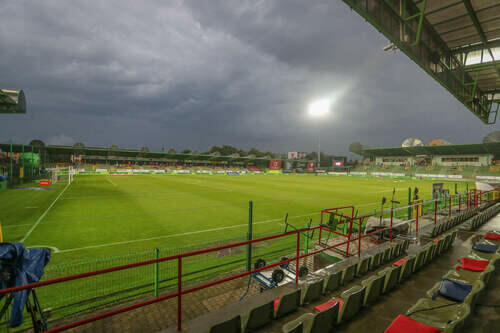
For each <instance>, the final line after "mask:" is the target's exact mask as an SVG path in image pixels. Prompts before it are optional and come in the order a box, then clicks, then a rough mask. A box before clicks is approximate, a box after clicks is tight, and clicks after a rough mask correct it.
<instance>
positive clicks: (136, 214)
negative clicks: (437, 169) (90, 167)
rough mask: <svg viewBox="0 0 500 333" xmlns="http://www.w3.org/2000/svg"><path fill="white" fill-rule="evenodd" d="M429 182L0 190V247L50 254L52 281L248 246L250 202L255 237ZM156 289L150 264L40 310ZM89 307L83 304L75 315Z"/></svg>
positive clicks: (170, 276) (92, 283)
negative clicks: (207, 248)
mask: <svg viewBox="0 0 500 333" xmlns="http://www.w3.org/2000/svg"><path fill="white" fill-rule="evenodd" d="M433 182H435V181H432V180H409V179H387V178H361V177H359V178H358V177H344V176H340V177H337V176H318V177H314V176H300V175H297V176H294V175H288V176H285V175H273V176H270V175H248V176H210V175H206V176H203V175H178V176H166V175H141V176H77V177H75V179H74V182H73V183H72V184H71V185H69V186H68V187H67V188H66V184H56V186H54V187H55V188H56V190H55V191H32V190H7V191H4V192H0V205H1V209H0V221H2V226H3V233H4V238H5V240H6V241H20V240H22V239H24V238H26V239H25V244H26V246H32V247H38V246H40V247H41V246H50V247H52V248H53V249H55V251H54V253H53V254H52V258H51V262H50V264H49V265H48V267H47V270H46V272H47V273H46V276H45V278H53V277H56V276H61V275H67V274H74V273H80V272H84V271H90V270H94V269H100V268H105V267H110V266H113V265H119V264H125V263H130V262H135V261H140V260H146V259H152V258H154V248H159V249H160V256H166V255H171V254H175V253H179V252H181V251H185V250H188V249H193V248H195V249H196V248H199V247H201V246H202V245H201V244H215V243H220V242H223V241H228V240H244V239H245V237H246V232H247V225H248V210H249V209H248V202H249V201H250V200H252V201H253V204H254V234H255V235H268V234H271V233H279V232H283V231H284V226H283V218H284V216H285V214H286V213H288V214H289V222H290V223H292V224H294V225H295V226H299V227H303V226H305V224H306V223H307V222H308V221H309V219H312V221H313V225H317V224H318V223H319V218H320V214H319V212H320V210H321V209H324V208H332V207H338V206H344V205H355V206H356V207H358V209H359V212H360V213H368V212H372V211H373V210H374V209H378V208H379V207H380V204H379V203H380V200H381V198H382V196H385V197H387V198H388V199H390V198H391V196H392V189H393V188H394V187H395V188H396V190H397V191H396V198H395V199H396V200H399V201H401V204H402V205H404V204H406V203H407V201H408V187H412V188H413V187H415V186H417V187H418V188H419V189H420V197H422V198H429V197H430V196H431V191H432V183H433ZM445 187H446V188H449V189H450V193H453V192H454V184H453V183H451V182H450V183H445ZM464 188H465V183H461V184H460V190H461V191H463V190H464ZM62 191H64V193H62ZM56 199H57V200H56ZM51 205H52V207H51ZM49 207H50V209H49ZM43 214H45V215H43ZM41 217H43V218H41ZM37 222H38V224H37ZM35 225H36V227H35V228H34V229H33V230H32V232H31V233H30V234H29V236H27V237H26V235H27V234H28V232H29V230H30V229H32V228H33V226H35ZM294 242H295V237H289V238H288V239H282V240H279V241H278V240H277V241H269V242H266V244H265V246H261V247H259V248H257V249H255V251H254V253H253V257H254V258H257V257H259V256H264V257H266V258H267V259H268V260H273V259H274V260H276V259H278V258H279V257H280V256H281V255H282V254H287V253H290V252H291V251H293V248H294V244H295V243H294ZM244 264H245V252H244V249H239V251H236V252H235V253H232V254H231V255H228V256H225V257H220V256H219V257H218V256H217V254H216V253H211V254H206V255H203V256H197V257H192V258H189V259H186V260H185V262H184V266H183V267H184V268H183V271H184V273H185V274H186V278H185V279H184V281H189V280H191V281H196V280H198V279H203V278H206V277H207V276H215V275H217V274H220V273H221V272H223V271H228V270H230V269H231V270H232V269H238V268H244ZM159 269H160V272H159V277H160V280H162V281H163V282H162V283H161V287H162V288H168V287H170V286H173V285H174V284H175V283H176V280H175V277H176V265H175V263H162V264H160V267H159ZM152 282H153V267H151V266H149V267H142V268H137V269H133V270H128V271H122V272H116V273H112V274H109V275H106V276H99V277H92V278H88V279H85V280H78V281H73V282H70V283H66V284H63V285H58V286H52V287H44V288H41V289H40V291H39V293H40V298H41V300H42V304H43V305H44V307H45V306H51V307H55V308H58V307H63V308H64V307H66V306H67V304H71V303H74V302H79V301H82V300H85V299H89V298H98V297H102V296H105V295H109V294H113V293H115V292H116V293H120V292H121V291H123V290H124V289H127V288H132V289H133V290H131V291H129V292H126V293H121V294H119V295H120V296H116V295H114V294H113V296H111V297H108V298H107V299H105V300H103V299H99V300H98V301H96V302H94V303H93V305H96V304H98V303H102V302H106V301H109V300H116V298H119V297H123V296H130V295H132V294H137V293H140V292H151V291H152ZM86 307H88V304H86V305H79V306H75V307H74V309H73V310H74V311H76V310H75V309H78V310H80V309H84V308H86ZM66 310H67V309H66Z"/></svg>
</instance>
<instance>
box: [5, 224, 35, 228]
mask: <svg viewBox="0 0 500 333" xmlns="http://www.w3.org/2000/svg"><path fill="white" fill-rule="evenodd" d="M31 225H33V224H31V223H26V224H12V225H3V226H2V229H7V228H17V227H26V226H31Z"/></svg>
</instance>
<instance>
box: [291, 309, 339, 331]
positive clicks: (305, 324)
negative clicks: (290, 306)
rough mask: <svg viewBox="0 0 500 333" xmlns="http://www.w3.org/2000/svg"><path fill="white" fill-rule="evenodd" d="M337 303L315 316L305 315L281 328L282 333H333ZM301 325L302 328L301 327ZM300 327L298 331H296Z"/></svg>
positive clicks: (337, 311) (337, 312)
mask: <svg viewBox="0 0 500 333" xmlns="http://www.w3.org/2000/svg"><path fill="white" fill-rule="evenodd" d="M339 306H340V304H339V303H336V304H334V305H333V306H331V307H330V308H328V309H326V310H324V311H321V312H319V313H317V314H312V313H306V314H304V315H302V316H300V317H299V318H297V319H295V320H292V321H290V322H288V323H286V324H285V325H283V327H282V332H284V333H293V332H303V333H323V332H333V327H334V325H335V324H336V322H337V317H338V314H339ZM301 325H302V326H301ZM299 327H301V328H300V329H298V328H299Z"/></svg>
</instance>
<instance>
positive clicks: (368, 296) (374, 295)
mask: <svg viewBox="0 0 500 333" xmlns="http://www.w3.org/2000/svg"><path fill="white" fill-rule="evenodd" d="M384 281H385V276H383V275H372V276H370V277H369V278H367V279H365V280H363V281H361V285H362V286H363V287H365V288H366V290H365V298H364V300H363V306H369V305H372V304H373V303H375V302H376V301H377V299H378V298H379V296H380V295H381V294H382V289H383V287H384Z"/></svg>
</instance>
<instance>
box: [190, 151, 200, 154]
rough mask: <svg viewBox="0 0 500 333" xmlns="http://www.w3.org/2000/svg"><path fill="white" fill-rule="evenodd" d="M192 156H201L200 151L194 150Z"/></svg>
mask: <svg viewBox="0 0 500 333" xmlns="http://www.w3.org/2000/svg"><path fill="white" fill-rule="evenodd" d="M191 154H192V155H200V152H199V151H197V150H193V151H192V152H191Z"/></svg>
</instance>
